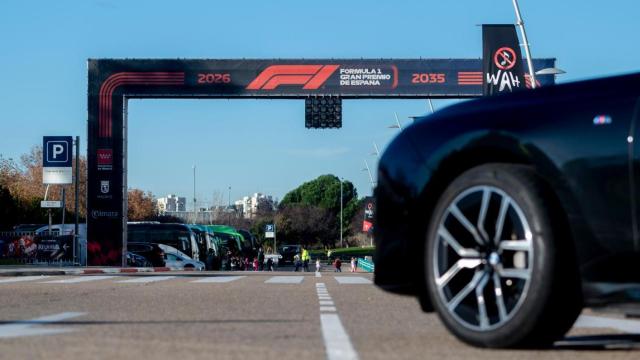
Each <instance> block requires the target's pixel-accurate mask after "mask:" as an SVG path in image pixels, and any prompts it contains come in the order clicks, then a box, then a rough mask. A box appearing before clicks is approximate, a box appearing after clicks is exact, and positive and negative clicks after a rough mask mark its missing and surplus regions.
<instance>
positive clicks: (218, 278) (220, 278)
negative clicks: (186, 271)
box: [190, 276, 246, 283]
mask: <svg viewBox="0 0 640 360" xmlns="http://www.w3.org/2000/svg"><path fill="white" fill-rule="evenodd" d="M245 277H246V276H212V277H208V278H204V279H200V280H194V281H190V282H191V283H228V282H232V281H236V280H238V279H242V278H245Z"/></svg>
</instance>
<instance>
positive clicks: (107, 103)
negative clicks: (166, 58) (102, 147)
mask: <svg viewBox="0 0 640 360" xmlns="http://www.w3.org/2000/svg"><path fill="white" fill-rule="evenodd" d="M183 84H184V72H145V73H140V72H121V73H115V74H113V75H111V76H109V77H108V78H107V79H106V80H105V81H104V82H103V83H102V85H101V86H100V92H99V95H98V96H99V100H98V108H99V113H98V137H101V138H110V137H112V136H113V134H112V129H111V127H112V122H113V121H112V107H113V102H112V97H113V93H114V91H115V90H116V89H117V88H118V87H119V86H122V85H157V86H160V85H183Z"/></svg>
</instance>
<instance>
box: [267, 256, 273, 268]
mask: <svg viewBox="0 0 640 360" xmlns="http://www.w3.org/2000/svg"><path fill="white" fill-rule="evenodd" d="M267 271H273V259H271V258H268V259H267Z"/></svg>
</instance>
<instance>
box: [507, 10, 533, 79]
mask: <svg viewBox="0 0 640 360" xmlns="http://www.w3.org/2000/svg"><path fill="white" fill-rule="evenodd" d="M512 1H513V8H514V9H515V11H516V21H517V25H518V27H519V28H520V33H521V34H522V41H524V53H525V54H526V55H527V65H528V66H529V78H530V79H531V88H532V89H535V88H536V73H535V71H534V69H533V61H532V60H531V50H530V49H529V40H527V32H526V31H525V29H524V21H522V16H521V15H520V5H518V0H512Z"/></svg>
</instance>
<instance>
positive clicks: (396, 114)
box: [393, 112, 402, 130]
mask: <svg viewBox="0 0 640 360" xmlns="http://www.w3.org/2000/svg"><path fill="white" fill-rule="evenodd" d="M393 115H394V116H395V117H396V125H397V126H398V129H400V130H402V125H400V120H399V119H398V113H397V112H394V113H393Z"/></svg>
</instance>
